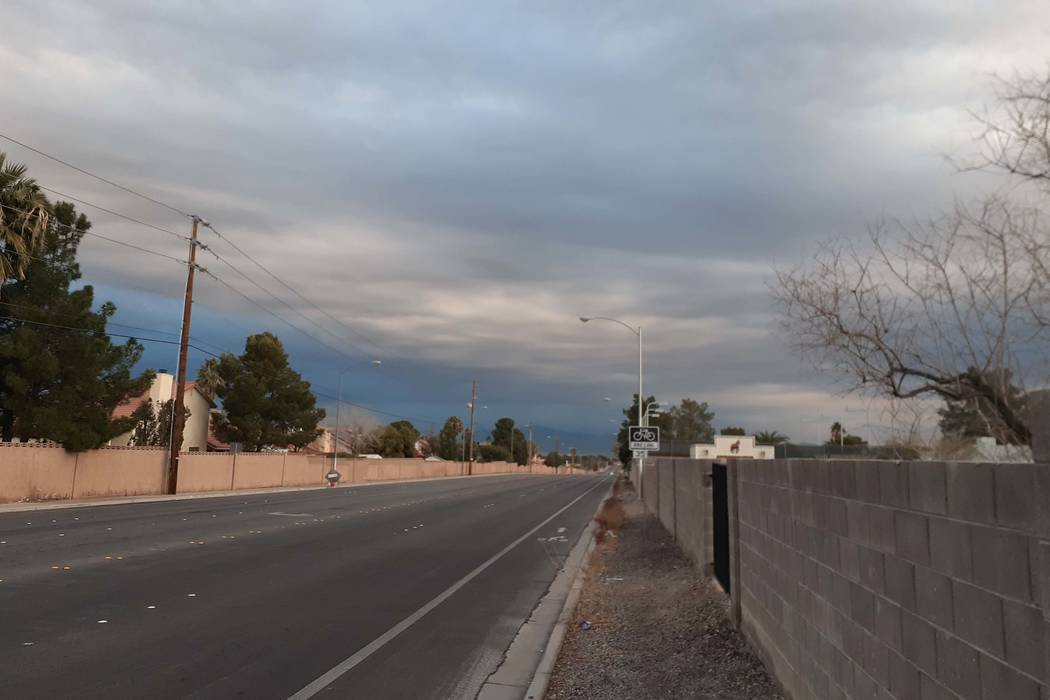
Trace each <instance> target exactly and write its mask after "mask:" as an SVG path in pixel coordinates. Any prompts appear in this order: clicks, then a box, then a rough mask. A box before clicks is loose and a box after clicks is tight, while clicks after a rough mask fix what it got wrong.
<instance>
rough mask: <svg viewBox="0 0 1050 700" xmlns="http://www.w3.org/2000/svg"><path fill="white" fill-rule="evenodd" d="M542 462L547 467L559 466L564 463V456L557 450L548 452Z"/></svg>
mask: <svg viewBox="0 0 1050 700" xmlns="http://www.w3.org/2000/svg"><path fill="white" fill-rule="evenodd" d="M543 463H544V464H545V465H547V466H548V467H560V466H562V465H563V464H565V457H564V456H562V455H560V454H558V453H557V452H548V453H547V456H546V457H544V459H543Z"/></svg>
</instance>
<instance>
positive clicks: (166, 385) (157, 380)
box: [109, 372, 215, 452]
mask: <svg viewBox="0 0 1050 700" xmlns="http://www.w3.org/2000/svg"><path fill="white" fill-rule="evenodd" d="M174 396H175V377H173V376H172V375H170V374H168V373H166V372H158V373H157V376H156V377H154V379H153V384H151V385H150V388H149V389H148V390H147V391H145V392H144V393H143V394H142V395H141V396H135V397H133V398H130V399H127V400H126V401H124V402H122V403H121V404H119V405H118V406H117V407H116V408H115V409H114V410H113V418H125V417H128V416H130V415H131V414H132V413H134V412H135V410H136V409H137V408H139V407H140V406H141V405H142V404H144V403H146V402H147V401H152V402H153V406H154V409H155V410H156V409H159V408H160V405H161V404H162V403H164V402H165V401H169V400H171V399H172V398H173V397H174ZM185 402H186V408H188V409H189V413H190V415H189V418H187V419H186V426H185V428H184V429H183V433H182V450H181V451H182V452H206V451H207V450H208V439H209V427H210V426H209V424H210V421H211V409H212V408H213V407H214V406H215V402H214V401H212V400H211V399H210V398H208V397H207V396H205V395H204V394H203V393H202V392H201V391H200V390H199V389H197V383H196V382H188V383H187V384H186V393H185ZM134 433H135V431H133V430H130V431H128V432H126V433H124V434H123V435H118V436H117V437H115V438H113V439H112V440H110V442H109V444H110V445H112V446H114V447H126V446H127V445H128V444H129V443H130V442H131V438H132V437H133V435H134Z"/></svg>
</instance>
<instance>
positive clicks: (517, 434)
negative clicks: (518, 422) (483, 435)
mask: <svg viewBox="0 0 1050 700" xmlns="http://www.w3.org/2000/svg"><path fill="white" fill-rule="evenodd" d="M489 442H490V443H492V444H493V445H496V446H498V447H501V448H503V450H504V452H505V454H506V459H507V461H514V462H515V463H516V464H525V463H527V462H528V459H529V444H528V439H527V438H526V437H525V433H523V432H521V430H519V429H518V428H516V427H515V426H514V420H513V419H511V418H500V419H499V420H497V421H496V425H495V426H494V427H493V429H492V434H491V435H490V436H489Z"/></svg>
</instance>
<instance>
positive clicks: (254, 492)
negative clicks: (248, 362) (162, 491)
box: [0, 472, 547, 515]
mask: <svg viewBox="0 0 1050 700" xmlns="http://www.w3.org/2000/svg"><path fill="white" fill-rule="evenodd" d="M494 476H539V477H544V476H547V475H546V474H515V473H514V472H507V473H504V474H470V475H462V476H459V475H457V476H432V477H427V478H423V479H390V480H387V481H362V482H358V483H353V484H339V485H338V486H336V487H335V488H337V489H356V488H361V487H365V486H389V485H390V484H417V483H419V482H421V481H451V480H452V479H487V478H490V477H494ZM329 488H331V487H329V486H328V485H327V484H324V485H318V486H274V487H271V488H264V489H243V490H237V491H198V492H193V493H177V494H175V495H170V494H169V495H157V496H122V497H120V498H92V499H87V500H79V501H72V500H62V501H45V502H37V503H0V515H2V514H4V513H22V512H26V511H34V510H61V509H62V508H92V507H95V506H116V505H125V504H129V503H158V502H163V501H187V500H193V499H197V498H229V497H230V496H258V495H259V494H264V493H295V492H296V491H322V490H328V489H329Z"/></svg>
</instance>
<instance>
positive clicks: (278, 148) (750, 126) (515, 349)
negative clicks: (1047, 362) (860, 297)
mask: <svg viewBox="0 0 1050 700" xmlns="http://www.w3.org/2000/svg"><path fill="white" fill-rule="evenodd" d="M0 22H2V24H3V26H4V35H5V41H4V43H3V45H0V65H3V66H4V68H3V69H2V72H0V76H2V81H3V87H4V90H3V94H4V102H3V110H2V112H0V132H2V133H5V134H8V135H10V136H13V137H15V138H18V139H21V140H23V141H25V142H27V143H30V144H33V145H36V146H38V147H39V148H41V149H43V150H45V151H47V152H49V153H53V154H55V155H59V156H61V157H63V158H66V159H68V160H70V161H72V162H75V163H77V164H79V165H82V166H84V167H86V168H89V169H91V170H93V171H96V172H98V173H100V174H103V175H105V176H106V177H109V178H111V179H114V180H116V181H119V182H122V183H127V184H129V185H131V186H133V187H135V188H136V189H139V190H142V191H144V192H147V193H150V194H152V195H154V196H157V197H159V198H160V199H163V200H165V201H170V202H172V203H174V204H176V205H177V206H179V207H181V208H183V209H186V210H189V211H193V212H196V213H200V214H201V215H202V216H204V217H206V218H207V219H209V220H210V221H211V222H212V223H213V224H214V225H215V227H216V228H217V229H218V230H219V231H220V232H222V233H223V234H226V235H228V236H229V237H230V239H232V240H234V241H235V242H236V243H237V244H238V245H239V246H240V247H241V248H243V249H245V250H247V251H249V252H250V253H251V255H252V256H253V257H255V258H256V259H258V260H259V261H261V262H262V263H263V264H265V265H266V266H267V267H269V268H270V269H272V270H273V271H274V272H276V273H277V274H278V275H280V276H281V277H282V278H283V279H284V280H286V281H287V282H289V283H290V284H291V285H292V286H294V287H295V288H296V289H297V290H299V291H301V292H302V293H303V294H304V295H305V296H306V297H308V298H309V299H311V300H313V301H315V302H316V303H317V304H318V305H319V306H321V307H322V308H323V309H324V310H325V311H327V312H328V313H330V314H332V315H333V316H335V317H336V318H338V319H340V320H341V321H342V322H343V323H345V324H346V325H347V326H351V327H352V328H354V329H355V331H356V332H357V334H356V335H352V334H350V333H349V332H348V331H347V330H346V328H344V327H342V326H340V325H337V324H335V323H334V322H332V321H331V320H330V319H329V318H327V317H326V316H324V315H321V314H320V313H318V312H317V311H316V310H314V309H312V308H310V307H309V306H306V305H304V304H303V303H302V302H301V300H299V299H297V298H296V297H295V296H293V295H291V294H290V293H289V292H288V291H287V290H286V289H284V288H282V287H281V286H280V285H278V284H277V283H276V282H274V280H272V279H270V278H268V277H267V276H266V275H265V274H264V273H262V272H260V271H259V270H258V269H257V268H253V267H252V266H251V264H250V263H248V262H247V261H246V260H244V259H243V258H241V257H240V256H239V255H237V253H236V252H235V251H233V250H231V249H229V248H226V247H224V244H223V243H221V242H220V241H217V240H216V238H215V237H214V235H212V234H211V233H210V232H205V233H204V234H203V240H205V241H206V242H207V243H208V244H209V245H211V244H214V248H215V250H216V251H218V252H220V254H222V255H223V256H224V257H228V258H229V260H230V261H231V262H233V263H234V264H236V265H237V267H238V268H240V269H241V270H242V271H244V272H245V273H247V274H248V275H250V276H251V277H252V278H253V279H254V280H256V281H257V282H258V283H259V284H262V285H264V286H266V287H267V288H269V289H271V290H272V291H273V293H274V294H277V295H279V296H281V297H283V298H284V299H285V300H286V301H287V303H288V304H290V305H292V306H294V307H295V308H296V309H298V310H299V311H300V312H301V313H303V314H305V315H307V316H309V317H310V318H311V319H312V320H313V322H314V323H315V324H317V325H311V324H310V323H307V322H306V321H304V320H303V319H302V318H301V317H299V316H296V315H294V314H293V313H291V312H290V311H288V309H287V308H286V307H283V306H282V305H281V304H280V303H278V302H276V301H274V300H273V299H270V298H268V297H266V296H265V295H264V294H263V293H262V292H260V291H259V289H258V288H256V287H254V286H252V285H251V284H250V283H248V282H247V281H245V280H244V279H243V278H241V277H239V276H238V275H237V274H236V273H235V272H232V271H231V270H229V269H228V268H225V267H224V265H223V264H222V263H220V262H218V261H216V260H214V259H210V258H209V256H208V255H207V254H206V253H205V254H203V255H202V262H203V263H204V264H205V265H206V266H207V267H208V268H209V269H210V270H211V271H213V272H214V273H215V274H217V275H219V276H221V277H222V278H223V279H224V280H225V281H226V282H228V283H229V284H231V285H234V286H236V287H237V288H239V289H241V290H242V291H243V292H244V293H245V294H248V295H249V296H251V297H253V298H255V299H257V300H258V301H259V302H260V303H261V304H263V305H264V306H265V307H266V308H268V309H269V310H270V311H272V312H274V313H277V314H280V315H282V316H284V317H286V318H287V319H288V320H289V321H291V322H293V323H296V324H298V325H300V326H302V327H303V329H304V330H306V331H307V332H308V333H309V334H311V335H314V336H316V337H318V338H321V339H322V340H324V341H325V342H326V343H328V344H330V345H338V346H339V347H340V348H341V349H342V350H344V351H345V352H346V353H347V354H348V355H351V356H353V357H357V358H370V357H381V358H382V359H383V361H384V366H383V367H382V368H381V369H380V370H375V371H371V370H365V369H361V370H355V371H352V372H351V373H350V374H348V377H350V378H349V379H348V380H347V384H346V386H347V393H348V396H350V397H351V398H353V400H355V401H357V402H359V403H362V404H367V405H370V406H374V407H376V408H379V409H382V410H385V411H389V412H393V413H404V414H406V415H410V416H413V417H419V418H424V419H426V420H427V421H429V420H432V419H434V420H440V419H443V418H444V417H445V416H447V415H449V414H450V413H461V412H462V410H463V406H464V403H465V401H466V400H467V398H468V394H469V382H470V379H471V378H473V377H475V376H476V377H477V378H478V379H479V381H480V383H481V396H482V400H481V401H480V402H479V403H485V405H488V406H489V407H490V409H489V410H490V411H491V413H492V416H491V417H490V418H488V419H485V418H483V423H484V422H487V423H491V420H493V419H494V418H495V417H498V415H504V414H506V415H511V416H514V417H516V418H517V419H518V420H520V421H522V422H527V421H532V422H534V423H537V424H542V425H544V426H549V427H552V428H557V429H558V430H562V431H564V433H565V434H566V435H567V436H572V437H571V439H572V440H574V441H576V442H578V443H579V444H581V445H585V446H586V447H588V448H591V449H593V448H595V447H600V446H604V444H605V442H606V441H607V440H608V439H609V438H610V435H609V433H611V430H612V427H613V426H612V424H610V423H609V422H608V421H609V419H610V418H617V417H618V414H617V411H616V407H617V406H622V405H623V404H625V403H626V402H627V399H628V397H629V395H630V393H631V392H632V390H633V389H634V385H635V382H636V375H635V370H636V368H635V356H634V352H635V348H634V338H633V337H632V336H630V335H629V334H628V333H627V332H626V331H624V330H623V329H619V328H616V327H615V326H612V325H607V326H604V327H602V326H599V325H597V324H592V325H588V326H582V325H581V324H580V323H579V322H578V321H576V317H577V316H579V315H581V314H606V315H613V316H617V317H620V318H623V319H624V320H626V321H628V322H631V323H636V324H637V323H641V324H642V325H644V326H645V329H646V341H647V351H648V360H647V367H648V372H647V375H646V382H647V388H648V389H651V391H652V393H655V394H656V395H657V396H658V397H659V398H660V399H661V400H663V401H666V402H674V401H677V400H678V399H680V398H681V397H683V396H691V397H694V398H696V399H699V400H707V401H709V402H710V403H711V404H712V407H713V408H714V409H715V411H716V412H717V414H718V418H717V421H716V422H717V423H718V424H719V425H724V424H726V423H734V424H740V423H742V424H744V425H745V426H746V427H748V428H749V429H752V430H759V429H767V428H768V429H773V428H776V429H779V430H781V431H782V432H786V433H789V434H792V435H796V436H798V435H800V436H801V437H810V438H812V437H815V436H816V434H817V433H818V431H819V432H821V433H822V432H823V431H824V427H825V426H824V423H825V422H830V417H831V416H834V417H842V416H843V415H845V414H844V413H843V412H842V408H843V407H844V406H847V405H848V406H851V407H854V408H856V407H858V406H863V403H862V402H860V401H858V400H856V399H851V400H846V399H842V398H838V397H833V396H832V394H833V393H834V392H835V386H834V385H833V384H832V382H831V378H828V377H822V376H820V375H818V374H816V373H814V372H813V371H812V370H810V369H809V367H808V365H807V364H806V363H805V361H804V360H803V359H802V358H799V357H798V356H797V354H794V353H792V352H791V351H790V349H789V348H788V347H787V346H786V344H785V343H784V342H783V340H782V339H781V338H780V337H778V334H777V332H776V327H775V322H774V320H773V319H772V317H771V310H770V305H769V302H768V299H767V293H766V290H765V284H766V282H767V281H768V279H769V277H770V275H771V271H772V269H773V267H774V265H776V264H784V263H791V262H796V261H798V260H799V259H800V258H801V257H802V256H804V255H805V254H806V253H807V252H811V251H812V250H813V248H814V246H815V245H817V243H818V241H820V240H822V239H825V238H827V237H829V236H834V235H855V234H858V233H860V232H862V231H863V228H864V224H865V221H866V220H867V219H872V218H876V217H879V216H882V215H886V214H889V215H893V216H905V217H907V216H912V215H919V216H921V215H924V214H929V213H933V212H934V211H936V210H938V209H940V208H942V207H944V206H946V205H947V204H949V203H950V200H951V198H952V197H953V196H955V195H963V196H965V194H966V192H967V191H968V190H970V189H972V188H973V187H974V186H975V182H974V178H973V177H972V176H960V175H953V174H952V170H951V169H950V168H949V167H948V166H947V165H946V164H945V162H944V160H943V158H942V155H943V154H945V153H954V154H959V153H965V152H967V151H968V149H970V148H971V146H970V144H969V141H968V139H969V138H970V137H971V136H972V134H973V125H972V123H971V122H969V121H968V119H967V116H966V109H967V108H977V107H980V106H981V104H982V103H983V102H984V101H986V100H987V99H988V98H989V96H990V80H989V76H990V75H991V74H992V73H994V72H1000V73H1009V72H1010V71H1012V70H1015V69H1020V70H1025V69H1032V68H1037V69H1039V68H1044V67H1045V66H1046V62H1047V60H1048V58H1050V55H1048V53H1047V51H1046V46H1048V45H1050V43H1048V28H1050V5H1047V3H1046V2H1045V0H1031V1H1027V0H1014V1H1011V2H1007V3H1003V2H996V1H994V0H970V1H966V2H964V1H962V0H959V1H957V2H948V1H943V0H942V1H939V2H936V1H932V2H921V3H920V2H903V1H900V0H881V1H874V0H872V1H868V2H832V1H830V0H825V1H823V2H817V1H812V0H809V1H799V2H787V1H783V2H759V3H741V2H733V1H726V2H702V3H700V2H693V1H690V2H678V3H676V2H665V3H652V2H608V1H607V0H601V1H596V2H584V1H579V2H571V3H566V2H553V1H552V2H502V3H500V2H473V3H468V2H417V3H368V4H366V3H346V2H330V3H320V2H295V3H291V2H289V3H276V2H274V3H270V2H236V3H232V2H231V3H226V4H225V7H222V8H215V7H213V6H211V4H208V3H195V2H170V3H166V6H165V5H162V4H161V3H150V4H149V6H147V4H145V3H140V2H136V1H134V0H126V1H104V0H96V1H94V2H83V3H69V2H47V1H44V0H24V1H20V0H14V1H12V0H8V2H5V3H4V4H3V5H2V6H0ZM0 149H2V150H7V151H8V152H9V153H10V154H11V156H12V157H13V158H15V159H16V160H24V161H25V162H27V163H29V164H30V166H31V167H32V170H33V172H34V174H36V175H37V177H38V179H39V180H41V182H42V183H43V184H45V185H48V186H49V187H53V188H55V189H57V190H60V191H63V192H67V193H69V194H73V195H76V196H78V197H81V198H83V199H86V200H89V201H92V202H95V203H98V204H103V205H105V206H107V207H110V208H112V209H115V210H119V211H121V212H125V213H128V214H131V215H134V216H136V217H140V218H142V219H144V220H146V221H150V222H152V223H155V224H158V225H161V226H164V227H170V228H173V229H177V230H179V231H184V230H185V229H186V227H187V223H186V222H185V221H184V220H182V219H180V217H178V216H177V215H175V214H173V213H172V212H170V211H167V210H165V209H163V208H159V207H156V206H153V205H150V204H148V203H145V202H143V201H141V200H137V199H135V198H134V197H131V196H129V195H127V194H124V193H122V192H120V191H119V190H115V189H113V188H110V187H108V186H105V185H103V184H100V183H98V182H95V181H92V180H90V179H88V178H85V177H83V176H82V175H78V174H77V173H75V172H72V171H70V170H68V169H65V168H63V167H61V166H59V165H57V164H55V163H51V162H49V161H47V160H45V159H42V158H40V157H39V156H36V155H34V154H32V153H30V152H27V151H25V150H24V149H21V148H19V147H17V146H14V145H11V144H3V143H0ZM85 211H86V212H87V213H88V214H89V216H91V218H92V220H93V221H94V222H95V227H96V230H97V231H99V232H103V233H107V234H108V235H112V236H114V237H119V238H122V239H124V240H133V241H135V242H137V243H139V244H140V245H146V246H149V247H151V248H154V249H156V250H159V251H164V252H167V253H171V254H174V255H177V256H180V257H184V256H185V251H184V250H183V249H182V247H181V245H180V243H179V241H177V240H175V239H173V238H171V237H167V236H164V235H163V234H159V233H157V232H156V231H152V230H150V229H144V228H142V227H139V226H135V225H132V224H129V223H128V222H126V221H122V220H121V219H117V218H114V217H112V216H109V215H106V214H104V213H102V212H98V211H92V210H91V209H90V208H85ZM82 257H83V268H84V271H85V274H86V277H87V278H88V280H89V281H90V282H92V283H95V284H96V285H98V286H99V292H100V297H103V298H110V299H113V300H114V301H115V302H116V303H117V304H118V307H120V312H119V314H118V320H119V321H121V322H123V323H127V324H132V325H139V326H144V327H149V328H156V329H161V330H165V331H168V332H172V331H175V330H177V327H178V321H179V314H180V313H181V311H180V309H181V303H180V301H179V296H180V295H181V293H182V286H183V283H184V271H183V270H181V269H180V268H179V267H178V266H177V265H176V264H175V263H173V262H167V261H164V260H162V259H160V258H149V257H144V256H143V255H142V254H140V253H136V252H134V251H130V250H127V249H124V248H118V247H115V246H113V245H111V244H109V243H106V242H104V241H100V240H97V239H91V240H89V241H87V242H86V243H85V244H84V246H83V256H82ZM197 313H198V315H197V318H196V323H195V325H194V331H193V334H194V336H196V337H197V338H199V339H201V340H202V341H203V342H207V343H210V346H209V347H216V348H230V349H239V347H240V346H241V344H242V343H243V338H244V336H245V335H246V334H247V333H250V332H257V331H259V330H263V329H272V330H274V331H275V332H278V333H279V334H280V335H281V337H282V339H284V340H285V341H286V344H287V345H288V346H289V349H290V350H291V352H292V354H293V360H294V362H295V364H296V365H297V366H298V367H299V368H300V369H301V370H302V371H303V372H304V374H306V375H307V376H308V378H309V379H311V380H312V381H313V382H314V383H315V384H316V385H317V386H318V387H320V388H321V389H322V391H325V392H334V391H335V387H336V386H337V384H338V372H339V369H340V367H342V366H345V365H346V364H347V360H346V359H345V358H341V357H340V356H338V355H336V354H335V353H333V352H332V351H331V350H329V349H327V348H325V347H322V346H321V345H319V344H317V343H315V342H313V341H311V340H309V339H308V338H306V337H305V336H304V335H302V334H297V333H296V332H295V331H293V330H292V329H290V328H289V327H288V326H286V325H282V324H281V323H279V322H278V321H276V320H275V319H274V318H273V317H272V316H270V315H268V314H267V313H266V312H264V311H262V310H260V309H259V308H257V307H255V306H252V305H251V304H249V303H248V302H246V301H245V300H244V299H243V298H241V297H239V296H237V295H236V294H234V293H232V292H230V291H229V289H227V288H226V287H224V286H222V285H221V284H219V283H216V282H215V281H213V280H211V279H208V278H206V277H205V278H203V280H202V282H201V285H200V288H199V297H198V306H197ZM318 326H322V327H324V328H326V329H328V331H330V334H326V332H323V331H322V330H320V329H319V328H318ZM333 334H334V335H333ZM165 337H167V336H165ZM366 338H367V340H366ZM173 357H174V353H173V351H172V350H171V348H170V347H169V346H164V345H160V344H152V345H151V346H150V348H149V352H148V354H147V358H146V360H147V362H148V364H149V365H150V366H154V367H170V368H173V365H174V361H173V359H171V358H173ZM202 357H203V356H201V355H200V354H199V353H198V356H197V357H196V358H195V361H199V360H200V359H202ZM647 393H650V392H649V391H647ZM605 396H610V397H612V398H613V401H612V402H611V404H610V403H606V402H604V401H603V400H602V398H603V397H605ZM825 416H828V417H829V420H828V421H825V420H824V417H825ZM849 420H852V416H850V417H849ZM857 420H859V419H857ZM846 422H848V421H846ZM800 431H801V433H800ZM587 435H590V436H591V437H589V438H588V437H587Z"/></svg>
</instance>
